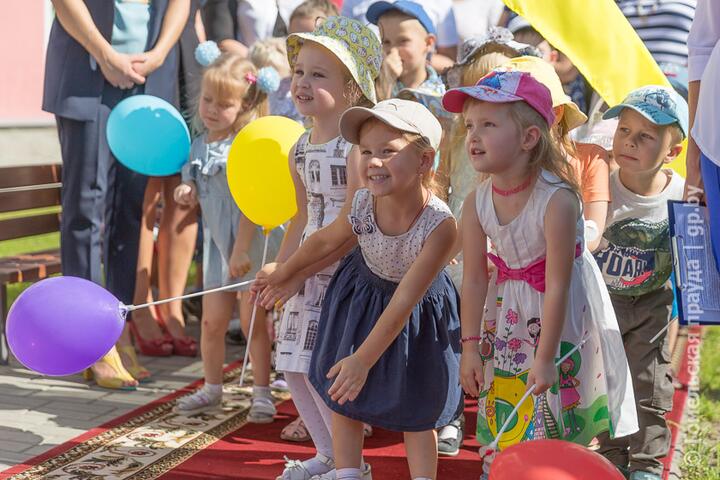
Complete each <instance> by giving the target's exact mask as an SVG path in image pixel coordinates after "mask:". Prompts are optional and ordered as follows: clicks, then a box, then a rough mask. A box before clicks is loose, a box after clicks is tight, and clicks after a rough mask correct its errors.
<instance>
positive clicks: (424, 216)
mask: <svg viewBox="0 0 720 480" xmlns="http://www.w3.org/2000/svg"><path fill="white" fill-rule="evenodd" d="M373 203H374V202H373V196H372V194H371V193H370V190H368V189H367V188H361V189H360V190H358V191H357V192H355V197H354V198H353V204H352V210H351V212H350V215H348V221H349V222H350V225H352V229H353V232H354V233H355V235H357V237H358V244H359V245H360V250H361V251H362V255H363V258H364V259H365V263H366V264H367V266H368V268H370V270H371V271H372V272H373V273H374V274H375V275H377V276H378V277H380V278H383V279H385V280H389V281H391V282H396V283H398V282H400V280H402V278H403V276H405V274H406V273H407V271H408V270H410V266H412V264H413V262H414V261H415V259H416V258H417V256H418V255H419V254H420V251H421V250H422V247H423V245H424V244H425V239H427V238H428V237H429V236H430V234H431V233H432V232H433V231H434V230H435V228H437V226H438V225H440V224H441V223H442V222H443V221H444V220H445V219H447V218H453V215H452V213H451V212H450V208H448V206H447V205H446V204H445V202H443V201H442V200H440V199H439V198H438V197H436V196H435V195H433V194H432V193H431V194H430V200H429V201H428V204H427V205H426V206H425V208H424V209H423V211H422V213H420V216H419V217H418V218H417V220H416V221H415V223H413V225H412V226H411V227H410V229H409V230H408V231H407V232H405V233H403V234H401V235H396V236H390V235H385V234H384V233H383V232H382V231H380V228H378V226H377V222H376V220H375V212H374V209H373Z"/></svg>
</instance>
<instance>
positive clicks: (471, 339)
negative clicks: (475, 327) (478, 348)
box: [460, 336, 482, 343]
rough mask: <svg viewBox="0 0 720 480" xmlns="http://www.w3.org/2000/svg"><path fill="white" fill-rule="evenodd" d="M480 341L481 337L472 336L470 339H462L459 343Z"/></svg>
mask: <svg viewBox="0 0 720 480" xmlns="http://www.w3.org/2000/svg"><path fill="white" fill-rule="evenodd" d="M480 340H482V337H478V336H472V337H462V338H461V339H460V342H462V343H465V342H472V341H475V342H479V341H480Z"/></svg>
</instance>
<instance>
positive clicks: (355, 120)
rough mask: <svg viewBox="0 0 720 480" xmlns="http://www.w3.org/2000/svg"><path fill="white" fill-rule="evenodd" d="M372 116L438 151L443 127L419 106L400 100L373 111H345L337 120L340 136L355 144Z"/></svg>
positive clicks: (383, 104) (393, 99)
mask: <svg viewBox="0 0 720 480" xmlns="http://www.w3.org/2000/svg"><path fill="white" fill-rule="evenodd" d="M373 117H374V118H377V119H378V120H380V121H381V122H383V123H385V124H386V125H389V126H391V127H393V128H396V129H398V130H400V131H402V132H408V133H416V134H418V135H420V136H421V137H424V138H425V139H426V140H427V141H428V143H430V145H431V146H432V148H433V149H434V150H435V151H437V150H438V148H440V139H441V138H442V127H441V126H440V122H438V120H437V118H435V116H434V115H433V114H432V113H431V112H430V110H428V109H427V108H426V107H425V106H424V105H422V104H421V103H418V102H413V101H411V100H402V99H399V98H391V99H389V100H383V101H382V102H378V103H377V104H376V105H375V106H374V107H373V108H365V107H352V108H349V109H347V110H346V111H345V113H343V115H342V117H340V134H341V135H342V136H343V138H344V139H345V140H347V141H348V142H350V143H354V144H356V145H357V144H358V143H359V141H360V127H362V125H363V123H365V122H366V121H367V120H368V119H370V118H373Z"/></svg>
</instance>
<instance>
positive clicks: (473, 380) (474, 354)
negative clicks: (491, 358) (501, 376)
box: [460, 345, 485, 397]
mask: <svg viewBox="0 0 720 480" xmlns="http://www.w3.org/2000/svg"><path fill="white" fill-rule="evenodd" d="M483 367H484V364H483V361H482V358H480V353H479V352H478V350H477V348H475V346H474V345H468V348H465V347H464V346H463V351H462V355H461V356H460V383H461V384H462V387H463V390H465V393H467V394H468V395H472V396H473V397H478V396H479V395H480V392H481V391H482V389H483V386H484V385H485V374H484V370H483Z"/></svg>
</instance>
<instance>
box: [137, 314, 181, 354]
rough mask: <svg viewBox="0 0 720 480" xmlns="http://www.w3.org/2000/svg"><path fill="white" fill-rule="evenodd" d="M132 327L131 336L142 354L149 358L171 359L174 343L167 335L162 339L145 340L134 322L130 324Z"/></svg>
mask: <svg viewBox="0 0 720 480" xmlns="http://www.w3.org/2000/svg"><path fill="white" fill-rule="evenodd" d="M128 324H129V325H130V334H131V335H132V337H133V339H134V340H135V345H136V346H137V348H138V350H140V353H142V354H143V355H147V356H148V357H169V356H170V355H172V353H173V341H172V340H171V339H170V338H168V336H167V335H163V337H162V338H153V339H151V340H150V339H145V338H143V337H141V336H140V333H139V331H138V328H137V325H135V324H134V323H133V321H132V320H130V321H129V322H128Z"/></svg>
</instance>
